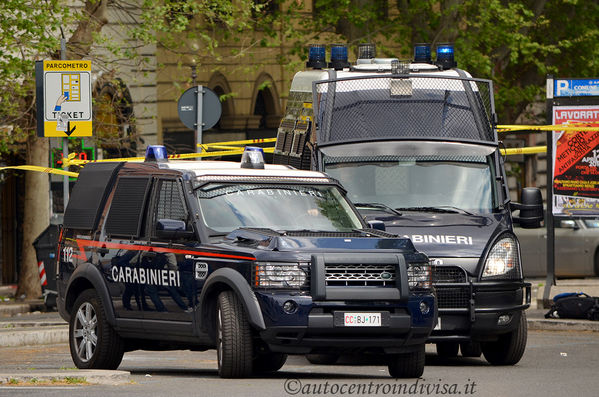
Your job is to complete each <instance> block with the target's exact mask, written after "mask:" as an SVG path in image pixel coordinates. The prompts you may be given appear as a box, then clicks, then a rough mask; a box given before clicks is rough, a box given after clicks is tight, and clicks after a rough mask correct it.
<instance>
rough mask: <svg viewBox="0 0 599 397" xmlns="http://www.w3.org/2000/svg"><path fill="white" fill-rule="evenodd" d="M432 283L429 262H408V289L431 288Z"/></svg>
mask: <svg viewBox="0 0 599 397" xmlns="http://www.w3.org/2000/svg"><path fill="white" fill-rule="evenodd" d="M432 283H433V277H432V270H431V265H430V263H410V264H408V285H409V286H410V289H431V287H432Z"/></svg>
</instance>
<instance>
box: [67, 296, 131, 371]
mask: <svg viewBox="0 0 599 397" xmlns="http://www.w3.org/2000/svg"><path fill="white" fill-rule="evenodd" d="M69 345H70V348H71V357H72V358H73V362H74V363H75V365H76V366H77V368H80V369H117V368H118V366H119V364H120V363H121V360H122V359H123V353H124V351H125V349H124V343H123V340H122V339H121V338H120V337H119V335H118V334H117V333H116V331H115V330H114V329H113V328H112V327H111V326H110V324H108V322H107V321H106V313H105V311H104V306H103V305H102V301H101V300H100V298H99V297H98V294H97V293H96V291H95V290H93V289H88V290H85V291H83V293H82V294H81V295H79V297H78V298H77V300H76V301H75V304H74V305H73V310H72V311H71V319H70V322H69Z"/></svg>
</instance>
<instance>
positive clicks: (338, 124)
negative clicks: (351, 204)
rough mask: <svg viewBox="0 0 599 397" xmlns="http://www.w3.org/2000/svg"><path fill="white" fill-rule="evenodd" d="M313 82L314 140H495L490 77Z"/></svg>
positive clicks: (329, 141)
mask: <svg viewBox="0 0 599 397" xmlns="http://www.w3.org/2000/svg"><path fill="white" fill-rule="evenodd" d="M314 85H315V89H314V95H315V98H314V104H315V105H316V109H315V115H316V120H317V122H318V126H319V133H318V143H319V144H327V143H335V142H347V141H356V140H365V139H410V138H411V139H414V138H432V139H444V140H454V141H474V142H495V141H496V139H497V136H496V133H495V131H494V129H493V116H492V114H493V98H492V92H493V91H492V82H491V81H490V80H480V79H470V78H450V77H439V76H430V75H423V76H410V77H409V78H392V77H391V76H389V75H386V76H369V77H367V78H352V79H338V80H328V81H321V82H315V83H314Z"/></svg>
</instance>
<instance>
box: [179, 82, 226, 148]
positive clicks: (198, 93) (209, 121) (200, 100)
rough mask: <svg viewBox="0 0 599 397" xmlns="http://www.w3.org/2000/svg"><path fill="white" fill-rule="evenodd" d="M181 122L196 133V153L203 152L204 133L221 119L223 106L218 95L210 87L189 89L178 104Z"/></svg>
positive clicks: (199, 86)
mask: <svg viewBox="0 0 599 397" xmlns="http://www.w3.org/2000/svg"><path fill="white" fill-rule="evenodd" d="M177 111H178V112H179V119H181V122H182V123H183V124H184V125H185V126H186V127H187V128H191V129H192V130H195V131H196V139H195V141H196V142H195V143H196V151H197V152H201V149H200V148H199V147H198V144H200V143H202V131H203V130H205V129H209V128H212V127H213V126H214V125H215V124H216V123H218V120H219V119H220V116H221V113H222V105H221V103H220V100H219V99H218V95H216V93H215V92H214V91H212V90H211V89H210V88H208V87H204V86H201V85H198V86H196V87H191V88H188V89H187V90H186V91H185V92H184V93H183V94H182V95H181V96H180V97H179V101H178V102H177Z"/></svg>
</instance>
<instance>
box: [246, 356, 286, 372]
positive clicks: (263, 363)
mask: <svg viewBox="0 0 599 397" xmlns="http://www.w3.org/2000/svg"><path fill="white" fill-rule="evenodd" d="M286 361H287V354H283V353H266V354H259V355H257V356H256V357H254V363H253V366H254V367H253V370H254V374H265V373H269V372H276V371H278V370H280V369H281V367H283V365H285V362H286Z"/></svg>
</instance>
